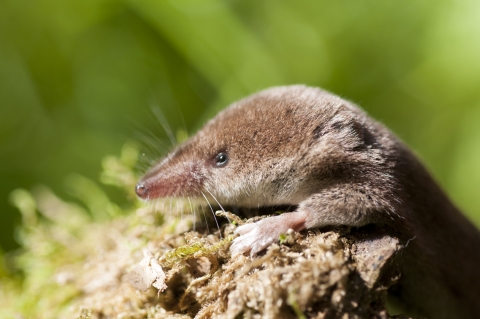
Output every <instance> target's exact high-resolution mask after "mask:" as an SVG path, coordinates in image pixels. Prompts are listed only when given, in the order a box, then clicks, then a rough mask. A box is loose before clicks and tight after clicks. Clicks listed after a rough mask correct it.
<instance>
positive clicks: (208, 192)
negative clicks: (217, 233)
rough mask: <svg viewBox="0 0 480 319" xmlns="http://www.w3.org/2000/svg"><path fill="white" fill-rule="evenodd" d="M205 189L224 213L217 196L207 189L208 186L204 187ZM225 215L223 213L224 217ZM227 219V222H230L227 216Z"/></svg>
mask: <svg viewBox="0 0 480 319" xmlns="http://www.w3.org/2000/svg"><path fill="white" fill-rule="evenodd" d="M205 190H206V191H207V192H208V193H209V194H210V196H212V198H213V199H214V200H215V201H216V202H217V204H218V206H220V208H221V209H222V210H223V212H224V213H225V209H223V207H222V205H220V202H219V201H218V200H217V198H216V197H215V196H213V194H212V193H211V192H210V191H209V190H208V188H205ZM226 216H227V215H225V217H226ZM227 220H228V222H229V223H231V221H230V218H228V217H227Z"/></svg>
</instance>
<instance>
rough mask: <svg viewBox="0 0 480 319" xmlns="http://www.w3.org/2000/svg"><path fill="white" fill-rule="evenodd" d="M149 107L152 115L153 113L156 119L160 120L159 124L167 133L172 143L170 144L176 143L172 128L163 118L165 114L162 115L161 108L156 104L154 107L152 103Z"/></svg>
mask: <svg viewBox="0 0 480 319" xmlns="http://www.w3.org/2000/svg"><path fill="white" fill-rule="evenodd" d="M150 109H151V110H152V113H153V115H155V117H156V118H157V120H158V121H159V122H160V125H162V128H163V130H164V131H165V133H167V136H168V138H169V139H170V142H171V143H172V145H173V146H175V145H176V144H177V140H176V139H175V136H174V135H173V131H172V128H171V127H170V125H168V122H167V120H166V119H165V116H164V115H163V113H162V110H161V109H160V108H159V107H158V106H157V107H155V106H154V105H152V106H150Z"/></svg>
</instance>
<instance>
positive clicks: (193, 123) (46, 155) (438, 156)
mask: <svg viewBox="0 0 480 319" xmlns="http://www.w3.org/2000/svg"><path fill="white" fill-rule="evenodd" d="M479 17H480V2H479V1H475V0H470V1H468V0H465V1H453V0H452V1H445V0H435V1H433V0H424V1H418V0H415V1H385V0H377V1H373V0H372V1H351V0H338V1H318V0H315V1H313V0H312V1H286V0H267V1H258V0H170V1H165V0H155V1H151V0H69V1H64V0H37V1H26V0H0V180H1V183H0V246H1V248H2V249H3V250H4V251H8V250H11V249H14V248H15V247H16V242H15V240H14V225H15V224H18V223H19V221H20V214H19V213H18V212H17V211H16V210H15V209H14V208H13V207H12V206H11V205H10V204H9V201H8V196H9V193H10V192H11V191H12V190H13V189H15V188H18V187H23V188H26V189H31V188H32V187H34V186H35V185H38V184H44V185H47V186H49V187H51V188H52V189H53V190H54V191H55V192H57V193H58V194H60V195H61V196H63V197H67V198H68V196H69V183H71V182H72V179H69V178H68V176H69V174H70V173H72V172H76V173H80V174H82V175H84V176H86V177H89V178H92V179H94V180H98V175H99V172H100V170H101V159H102V158H103V157H104V156H106V155H111V154H118V153H119V152H120V149H121V147H122V145H123V144H124V143H125V142H126V141H128V140H136V141H139V142H140V143H143V144H145V145H147V146H148V145H150V147H147V150H148V151H146V154H147V155H146V156H145V157H146V159H147V160H151V159H153V158H154V154H155V153H156V152H159V153H162V152H164V151H166V150H168V147H169V146H168V145H169V143H168V140H167V139H166V135H165V133H164V131H163V130H162V128H161V125H160V124H159V122H158V120H157V119H156V118H155V117H154V115H153V113H152V111H151V106H152V105H153V106H154V107H157V108H158V109H160V110H161V111H162V113H163V114H164V116H165V118H166V120H167V121H168V123H169V124H170V126H172V128H173V130H174V131H177V130H179V129H184V128H185V127H186V128H188V131H189V132H190V133H192V132H194V130H195V129H196V128H198V127H199V126H200V125H201V124H202V123H203V122H204V121H205V120H206V119H208V118H209V117H211V116H212V115H213V114H215V113H216V112H217V111H218V110H220V109H221V108H222V107H224V106H226V105H227V104H229V103H230V102H232V101H234V100H236V99H238V98H241V97H243V96H245V95H247V94H250V93H252V92H255V91H258V90H261V89H263V88H266V87H269V86H273V85H280V84H294V83H306V84H309V85H313V86H321V87H323V88H326V89H328V90H330V91H333V92H335V93H337V94H339V95H341V96H343V97H345V98H347V99H350V100H352V101H355V102H357V103H358V104H360V105H361V106H362V107H363V108H365V109H366V110H367V111H368V112H369V113H370V114H371V115H372V116H373V117H375V118H377V119H378V120H380V121H382V122H383V123H385V124H386V125H387V126H389V127H390V128H391V129H392V130H393V131H395V132H396V133H397V134H398V135H399V136H400V137H401V138H402V139H403V140H405V141H406V142H407V144H409V145H410V146H411V147H412V148H413V149H414V150H415V151H416V152H417V153H418V154H419V155H420V157H421V158H422V159H423V160H424V162H425V163H426V164H427V166H428V167H429V168H430V170H431V171H432V172H433V174H434V176H435V177H436V178H437V179H438V180H439V182H440V183H441V184H442V186H443V187H444V188H445V189H446V190H447V191H448V193H449V195H450V196H451V197H452V198H453V200H454V201H455V202H456V203H457V205H458V206H460V207H461V208H462V209H463V210H464V211H465V213H466V214H467V215H468V216H469V217H470V218H471V219H472V220H474V221H475V223H476V224H477V225H480V18H479ZM154 136H156V137H158V138H159V141H156V140H155V138H154ZM162 141H163V142H162ZM160 142H162V143H160ZM105 188H106V189H107V191H108V192H109V194H110V196H112V197H113V198H114V199H115V200H116V201H118V202H119V203H120V204H121V202H122V195H121V194H118V193H115V191H114V190H111V189H108V187H107V186H105Z"/></svg>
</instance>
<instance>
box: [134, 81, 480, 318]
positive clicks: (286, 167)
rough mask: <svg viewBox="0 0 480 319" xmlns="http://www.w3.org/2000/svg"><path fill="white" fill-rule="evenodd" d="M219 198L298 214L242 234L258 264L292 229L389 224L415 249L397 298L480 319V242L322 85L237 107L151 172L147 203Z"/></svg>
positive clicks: (428, 310) (398, 151) (368, 123)
mask: <svg viewBox="0 0 480 319" xmlns="http://www.w3.org/2000/svg"><path fill="white" fill-rule="evenodd" d="M202 193H203V194H205V195H206V196H208V197H210V196H214V197H215V198H216V200H218V201H219V202H220V203H221V204H225V205H227V204H230V205H236V206H244V207H258V206H272V205H296V206H297V207H298V208H297V209H296V210H295V211H293V212H290V213H285V214H282V215H280V216H275V217H269V218H266V219H264V220H262V221H260V222H258V223H254V224H247V225H244V226H242V227H240V228H239V229H238V230H237V232H238V233H239V234H240V237H238V238H236V239H235V241H234V243H233V245H232V247H231V251H232V253H234V254H238V253H246V252H250V253H251V254H252V255H253V254H255V253H257V252H259V251H261V250H262V249H264V248H265V247H267V246H268V245H270V244H271V243H272V242H274V241H276V240H278V237H279V235H280V234H281V233H285V232H286V231H287V230H288V229H289V228H291V229H294V230H296V231H300V230H303V229H305V228H315V227H321V226H327V225H328V226H332V225H333V226H335V225H347V226H353V227H359V226H363V225H366V224H376V225H377V226H378V227H385V228H386V229H388V230H389V232H391V234H392V235H394V236H397V237H398V238H399V239H400V240H401V241H402V242H403V243H407V242H409V244H408V246H406V247H405V248H404V249H403V251H402V254H401V260H400V263H401V272H402V277H401V280H400V284H399V286H398V287H397V288H398V289H396V291H395V293H396V294H397V295H398V296H399V298H400V299H401V300H403V301H404V302H405V303H406V304H407V305H410V306H415V307H416V308H418V309H419V310H420V311H421V312H422V313H424V314H425V315H427V316H430V317H431V318H435V319H436V318H478V317H479V316H480V270H479V269H478V267H480V233H479V231H478V230H477V229H476V228H475V227H474V226H473V225H472V224H471V223H470V222H469V221H468V220H467V219H466V218H465V217H464V216H463V215H462V214H461V213H460V212H459V211H458V210H457V209H456V208H455V207H454V206H453V204H452V203H451V202H450V201H449V199H448V198H447V197H446V195H445V194H444V193H443V192H442V190H441V189H440V188H439V186H438V185H437V184H436V182H435V181H434V180H433V179H432V178H431V176H430V175H429V174H428V172H427V171H426V170H425V168H424V167H423V165H422V164H421V163H420V162H419V161H418V160H417V159H416V158H415V156H414V155H413V154H412V153H411V152H410V151H409V149H408V148H407V147H406V146H405V145H404V144H403V143H402V142H401V141H399V140H398V139H397V137H395V135H394V134H393V133H391V132H390V131H389V130H388V129H387V128H385V127H384V126H383V125H381V124H379V123H378V122H376V121H374V120H373V119H371V118H370V117H368V116H367V115H366V114H365V113H364V112H363V111H362V110H361V109H359V108H358V107H357V106H355V105H353V104H352V103H350V102H348V101H345V100H343V99H341V98H339V97H337V96H335V95H332V94H330V93H328V92H326V91H322V90H320V89H316V88H309V87H305V86H288V87H277V88H271V89H268V90H265V91H262V92H260V93H257V94H255V95H252V96H250V97H247V98H245V99H243V100H241V101H239V102H236V103H234V104H233V105H231V106H230V107H228V108H227V109H225V110H224V111H222V112H220V113H219V114H218V115H217V116H216V117H215V118H213V119H212V120H211V121H210V122H208V123H207V124H206V125H205V127H204V128H203V129H201V130H200V131H199V132H198V133H197V134H196V135H195V136H193V137H192V138H191V139H189V140H188V141H187V142H185V143H184V144H182V145H180V146H179V147H178V148H177V149H175V150H174V151H173V152H172V153H171V154H170V155H168V156H167V157H166V158H165V159H163V160H162V161H161V162H159V163H158V164H157V165H155V166H154V167H152V168H151V170H150V171H149V172H148V173H147V174H146V175H145V176H144V177H142V179H141V180H140V182H139V184H138V185H137V194H138V195H139V196H140V197H141V198H144V199H153V198H159V197H183V196H202Z"/></svg>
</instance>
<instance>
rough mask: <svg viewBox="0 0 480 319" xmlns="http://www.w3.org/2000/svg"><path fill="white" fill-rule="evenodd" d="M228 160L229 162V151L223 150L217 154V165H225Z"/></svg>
mask: <svg viewBox="0 0 480 319" xmlns="http://www.w3.org/2000/svg"><path fill="white" fill-rule="evenodd" d="M227 162H228V155H227V153H224V152H221V153H218V154H217V156H215V166H217V167H223V166H225V165H227Z"/></svg>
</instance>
